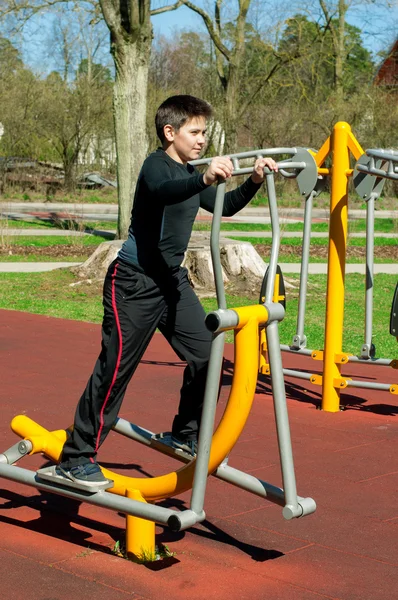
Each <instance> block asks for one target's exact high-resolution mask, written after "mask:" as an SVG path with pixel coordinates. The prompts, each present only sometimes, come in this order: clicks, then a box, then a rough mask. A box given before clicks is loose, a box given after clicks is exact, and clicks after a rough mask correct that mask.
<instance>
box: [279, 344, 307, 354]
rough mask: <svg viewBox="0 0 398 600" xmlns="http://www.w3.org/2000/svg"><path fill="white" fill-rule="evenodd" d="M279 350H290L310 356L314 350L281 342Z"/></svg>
mask: <svg viewBox="0 0 398 600" xmlns="http://www.w3.org/2000/svg"><path fill="white" fill-rule="evenodd" d="M281 350H283V351H284V352H292V353H293V354H303V355H304V356H311V355H312V353H313V352H314V351H313V350H310V349H309V348H293V347H292V346H287V345H286V344H281Z"/></svg>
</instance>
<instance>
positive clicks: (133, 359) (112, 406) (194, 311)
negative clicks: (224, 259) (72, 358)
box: [62, 259, 211, 468]
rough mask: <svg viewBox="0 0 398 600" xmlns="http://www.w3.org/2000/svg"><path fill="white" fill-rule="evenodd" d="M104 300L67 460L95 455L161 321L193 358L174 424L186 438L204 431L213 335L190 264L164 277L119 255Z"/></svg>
mask: <svg viewBox="0 0 398 600" xmlns="http://www.w3.org/2000/svg"><path fill="white" fill-rule="evenodd" d="M103 304H104V319H103V323H102V348H101V353H100V355H99V357H98V359H97V362H96V364H95V367H94V371H93V373H92V375H91V377H90V379H89V381H88V383H87V386H86V389H85V391H84V392H83V395H82V396H81V398H80V401H79V404H78V406H77V409H76V414H75V422H74V429H73V432H72V436H71V438H70V439H69V440H68V441H67V442H66V444H65V446H64V450H63V455H62V464H63V466H64V467H69V468H70V467H72V466H75V465H78V464H83V463H86V462H87V461H93V460H95V457H96V454H97V451H98V449H99V447H100V446H101V444H102V442H103V441H104V439H105V437H106V436H107V434H108V433H109V431H110V430H111V428H112V425H113V424H114V422H115V420H116V418H117V415H118V413H119V410H120V407H121V404H122V400H123V397H124V394H125V392H126V388H127V385H128V383H129V381H130V379H131V377H132V375H133V374H134V371H135V370H136V368H137V366H138V364H139V362H140V360H141V358H142V355H143V354H144V352H145V350H146V348H147V346H148V344H149V342H150V340H151V338H152V336H153V334H154V332H155V330H156V328H159V329H160V331H161V332H162V334H163V335H164V336H165V338H166V339H167V341H168V342H169V343H170V345H171V346H172V348H173V349H174V351H175V352H176V354H177V355H178V357H179V358H180V359H181V360H185V361H186V362H187V366H186V368H185V371H184V377H183V385H182V388H181V398H180V405H179V409H178V414H177V415H176V417H175V418H174V422H173V426H172V431H173V433H174V434H176V435H178V436H179V437H182V438H186V439H196V437H197V432H198V428H199V423H200V416H201V412H202V405H203V396H204V389H205V383H206V374H207V366H208V361H209V356H210V346H211V334H210V332H209V331H208V330H207V329H206V327H205V324H204V317H205V313H204V310H203V308H202V306H201V304H200V302H199V300H198V298H197V296H196V294H195V293H194V291H193V290H192V288H191V286H190V284H189V281H188V278H187V272H186V270H185V269H180V270H179V271H178V272H177V273H176V274H174V275H173V276H170V277H169V278H168V280H167V281H166V280H163V281H162V282H161V283H159V282H155V281H154V279H152V278H150V277H148V276H147V275H144V274H142V273H139V272H137V271H136V270H135V269H133V268H132V267H130V266H129V265H127V264H126V263H123V262H121V261H119V260H118V259H116V260H115V261H114V262H113V263H112V264H111V265H110V267H109V270H108V273H107V276H106V278H105V283H104V297H103Z"/></svg>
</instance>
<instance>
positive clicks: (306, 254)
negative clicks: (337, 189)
mask: <svg viewBox="0 0 398 600" xmlns="http://www.w3.org/2000/svg"><path fill="white" fill-rule="evenodd" d="M314 196H316V191H315V190H312V192H311V194H310V195H309V196H308V198H307V199H306V202H305V211H304V230H303V243H302V251H301V271H300V291H299V300H298V314H297V329H296V335H295V336H294V337H293V343H292V347H293V348H297V349H298V350H299V349H300V348H305V347H306V345H307V337H306V336H305V335H304V320H305V308H306V301H307V283H308V264H309V259H310V245H311V219H312V203H313V199H314Z"/></svg>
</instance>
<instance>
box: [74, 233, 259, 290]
mask: <svg viewBox="0 0 398 600" xmlns="http://www.w3.org/2000/svg"><path fill="white" fill-rule="evenodd" d="M122 243H123V242H122V241H121V240H114V241H111V242H103V243H102V244H100V246H98V248H97V249H96V250H95V252H94V253H93V254H92V255H91V256H90V258H88V259H87V260H86V262H84V263H82V264H81V265H79V266H78V267H72V270H73V272H74V273H75V274H76V275H77V277H78V278H79V279H80V280H88V279H90V280H102V279H104V277H105V274H106V271H107V269H108V266H109V265H110V263H111V262H112V261H113V260H114V259H115V258H116V256H117V253H118V251H119V250H120V247H121V245H122ZM220 258H221V265H222V272H223V280H224V285H225V288H226V290H227V291H229V292H231V293H235V294H242V295H246V296H247V295H250V296H258V295H259V292H260V286H261V282H262V279H263V277H264V273H265V263H264V261H263V260H262V258H261V257H260V255H259V254H258V253H257V252H256V250H255V249H254V247H253V246H252V244H250V243H249V242H238V241H235V240H230V239H227V238H221V239H220ZM183 266H184V267H186V268H187V269H188V273H189V278H190V281H191V284H192V286H193V288H194V289H195V291H196V293H197V294H198V295H200V296H212V295H214V294H215V287H214V276H213V265H212V261H211V253H210V235H209V234H208V233H201V232H194V233H193V234H192V237H191V240H190V243H189V246H188V250H187V252H186V255H185V258H184V262H183Z"/></svg>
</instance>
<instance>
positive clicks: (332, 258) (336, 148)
mask: <svg viewBox="0 0 398 600" xmlns="http://www.w3.org/2000/svg"><path fill="white" fill-rule="evenodd" d="M350 132H351V128H350V126H349V125H348V123H344V122H339V123H336V125H335V126H334V128H333V134H332V139H331V142H332V152H333V163H332V190H331V198H330V225H329V228H330V229H329V256H328V275H327V293H326V322H325V353H324V364H323V388H322V409H323V410H327V411H329V412H338V411H339V409H340V390H339V389H338V388H336V387H335V386H334V381H335V380H337V379H339V378H340V366H339V365H338V364H336V362H335V355H336V354H338V353H341V352H342V344H343V321H344V279H345V261H346V246H347V222H348V173H349V168H350V158H349V146H348V135H349V134H350Z"/></svg>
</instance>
